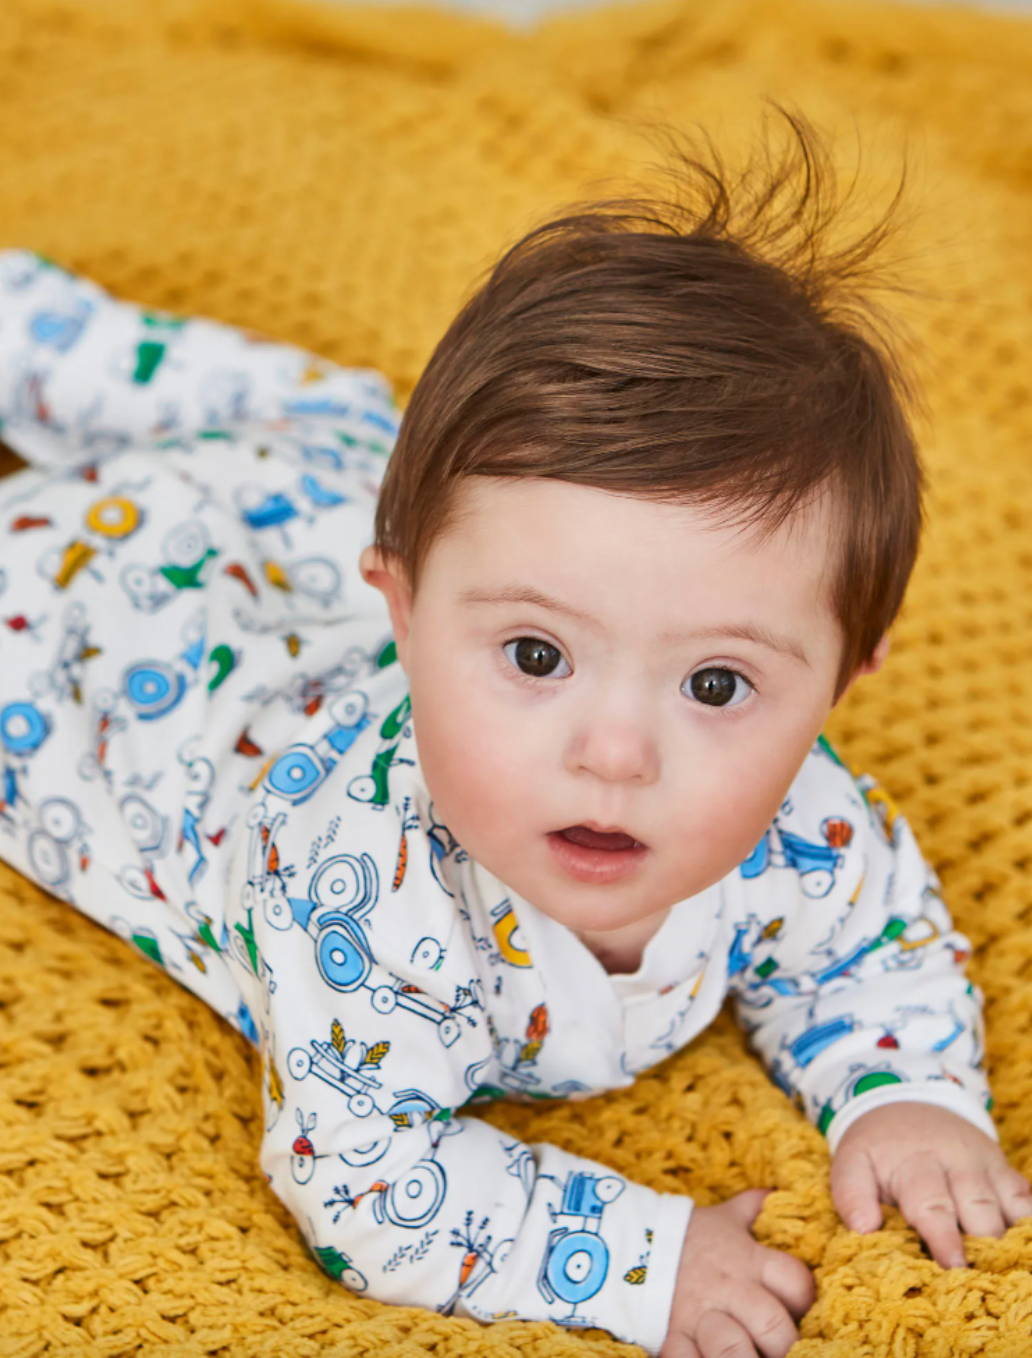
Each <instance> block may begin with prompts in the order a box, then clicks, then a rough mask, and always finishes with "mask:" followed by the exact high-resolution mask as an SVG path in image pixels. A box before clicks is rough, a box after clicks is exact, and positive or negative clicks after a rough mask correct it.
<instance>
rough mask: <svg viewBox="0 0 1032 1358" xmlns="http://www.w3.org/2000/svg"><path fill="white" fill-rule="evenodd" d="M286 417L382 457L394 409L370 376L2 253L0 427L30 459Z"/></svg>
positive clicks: (177, 438) (64, 464)
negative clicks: (158, 308)
mask: <svg viewBox="0 0 1032 1358" xmlns="http://www.w3.org/2000/svg"><path fill="white" fill-rule="evenodd" d="M285 427H290V428H293V429H294V430H295V432H312V431H314V430H318V431H320V432H321V434H322V436H323V440H324V441H328V442H329V443H330V445H331V447H333V448H334V449H335V450H343V453H344V456H345V457H346V454H347V451H348V449H350V448H360V449H369V450H370V451H372V452H374V453H376V452H377V451H379V452H381V453H386V452H387V451H388V450H389V448H390V446H391V444H392V443H393V438H394V435H395V433H396V429H397V412H396V410H395V409H394V407H393V404H392V401H391V395H390V388H389V385H388V383H387V382H386V381H385V379H384V378H383V377H381V376H380V375H379V374H378V373H375V372H372V371H369V370H363V369H343V368H339V367H337V366H336V365H335V364H332V363H329V362H327V361H325V360H322V359H319V358H316V357H314V356H313V355H311V354H308V353H305V352H304V351H303V350H301V349H297V348H294V347H293V346H291V345H285V344H278V343H273V342H271V341H269V340H268V339H266V338H264V337H261V336H258V335H253V334H248V333H245V332H243V331H240V330H237V329H234V328H233V327H231V326H227V325H222V324H219V323H217V322H214V321H208V320H203V319H189V318H184V317H178V316H172V315H169V314H167V313H163V312H156V311H150V310H148V309H146V308H144V307H141V306H136V305H134V304H132V303H129V302H122V301H117V300H115V299H114V298H113V297H111V296H110V295H109V294H108V293H106V292H105V291H104V290H103V289H102V288H100V287H98V286H97V284H95V283H93V282H91V281H90V280H88V279H84V278H78V277H75V276H74V275H72V274H69V273H66V272H65V271H64V270H62V269H60V268H58V267H56V266H55V265H53V264H50V263H49V262H48V261H46V260H43V259H41V258H40V257H39V256H38V255H34V254H31V253H29V252H27V251H23V250H7V251H0V437H2V438H3V441H4V442H5V443H6V444H8V445H9V446H10V448H12V449H13V450H14V452H15V453H17V454H18V455H19V456H20V457H22V458H24V459H25V460H26V461H28V462H32V463H35V464H37V465H42V466H50V467H55V468H58V467H60V468H65V469H67V468H71V467H75V466H82V465H89V464H93V463H96V462H97V461H99V460H100V459H102V458H104V457H107V456H110V455H111V454H112V453H114V452H117V451H119V450H121V449H123V448H126V447H129V446H139V445H140V444H142V443H148V444H151V445H153V446H156V447H159V448H160V447H174V446H179V445H181V444H182V442H183V441H185V440H191V439H194V438H197V437H198V436H200V437H201V438H202V439H204V438H205V437H207V438H210V439H211V440H213V441H214V440H217V439H218V438H219V437H220V436H223V437H224V436H226V435H227V434H233V433H234V432H239V431H242V430H243V429H245V428H248V429H250V430H252V431H256V430H258V429H263V428H264V429H266V430H268V431H270V432H271V431H274V430H276V429H283V428H285ZM333 460H334V459H333V457H332V456H331V457H330V458H329V459H328V462H329V464H330V465H332V463H333Z"/></svg>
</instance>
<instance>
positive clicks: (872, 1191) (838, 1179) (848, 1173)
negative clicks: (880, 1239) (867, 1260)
mask: <svg viewBox="0 0 1032 1358" xmlns="http://www.w3.org/2000/svg"><path fill="white" fill-rule="evenodd" d="M831 1198H832V1201H833V1202H834V1204H835V1210H836V1211H837V1212H838V1214H839V1216H840V1217H841V1218H842V1220H843V1222H844V1223H845V1225H846V1226H848V1227H849V1229H850V1230H851V1231H876V1230H878V1228H879V1227H880V1226H881V1224H882V1209H881V1203H880V1201H879V1195H878V1176H877V1174H876V1173H875V1170H874V1166H873V1165H872V1164H871V1160H870V1157H869V1156H868V1154H867V1152H866V1151H863V1150H859V1149H857V1150H852V1149H850V1148H849V1147H847V1148H846V1150H845V1151H844V1152H843V1153H841V1154H839V1155H836V1156H835V1158H834V1160H833V1161H832V1164H831Z"/></svg>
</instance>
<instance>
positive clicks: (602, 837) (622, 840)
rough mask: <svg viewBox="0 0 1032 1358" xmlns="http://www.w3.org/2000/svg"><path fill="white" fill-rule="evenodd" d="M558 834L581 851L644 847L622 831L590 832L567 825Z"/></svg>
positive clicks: (583, 826)
mask: <svg viewBox="0 0 1032 1358" xmlns="http://www.w3.org/2000/svg"><path fill="white" fill-rule="evenodd" d="M557 833H558V834H560V835H562V837H563V838H564V839H568V840H569V841H570V843H571V844H579V845H580V847H581V848H582V849H605V850H608V851H609V852H611V853H612V852H615V851H617V850H619V849H644V847H645V845H644V844H642V843H641V842H640V841H639V840H637V839H633V838H632V837H631V836H630V835H628V834H624V832H623V830H590V829H589V828H588V827H587V826H586V825H568V826H567V827H566V829H565V830H559V831H558V832H557Z"/></svg>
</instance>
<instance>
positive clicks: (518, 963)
mask: <svg viewBox="0 0 1032 1358" xmlns="http://www.w3.org/2000/svg"><path fill="white" fill-rule="evenodd" d="M519 927H520V922H519V920H518V919H517V918H516V916H515V915H514V914H513V912H512V909H511V908H510V909H509V910H506V912H505V914H504V915H502V917H501V918H500V919H498V920H496V921H495V923H494V925H493V932H494V936H495V942H496V943H497V944H498V951H499V952H500V953H501V954H502V956H503V957H504V958H505V960H506V962H508V963H509V965H510V966H511V967H530V966H533V963H532V962H531V960H530V953H529V952H527V950H526V948H524V947H523V945H522V935H521V934H519V933H517V930H518V929H519Z"/></svg>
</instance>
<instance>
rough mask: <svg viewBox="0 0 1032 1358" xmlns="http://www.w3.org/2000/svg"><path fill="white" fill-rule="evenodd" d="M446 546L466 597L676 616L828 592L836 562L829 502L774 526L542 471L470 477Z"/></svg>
mask: <svg viewBox="0 0 1032 1358" xmlns="http://www.w3.org/2000/svg"><path fill="white" fill-rule="evenodd" d="M457 490H458V495H457V497H456V506H455V511H456V512H455V514H454V517H453V519H452V520H451V522H450V523H449V524H448V526H447V527H446V529H445V530H444V532H443V534H442V540H441V542H440V543H439V544H438V550H439V556H440V559H441V561H442V562H443V566H444V569H445V571H446V574H447V577H448V584H449V585H450V589H451V591H452V592H458V593H459V595H460V597H461V599H462V600H463V601H464V602H483V601H486V600H488V599H491V600H494V601H496V602H499V603H502V602H509V603H520V602H533V601H534V600H533V595H534V594H535V592H536V593H537V594H538V595H548V596H550V597H552V598H555V597H560V598H562V599H564V600H565V601H566V602H567V603H569V604H570V605H571V607H572V608H573V609H576V608H578V607H579V608H580V609H581V610H582V611H583V610H585V609H588V610H590V611H591V612H592V613H596V611H597V610H600V611H601V612H602V613H605V612H606V611H608V612H609V613H610V614H613V613H614V612H616V611H618V610H619V609H621V608H622V609H623V610H629V609H634V610H637V611H642V610H647V611H649V612H650V613H651V615H653V616H656V617H658V616H660V615H661V614H662V615H663V616H665V617H667V618H669V617H672V616H674V615H676V614H677V613H678V612H679V604H680V603H681V601H683V603H684V606H685V608H687V609H690V610H692V611H695V612H698V611H699V609H700V607H703V606H706V607H707V608H708V609H709V611H711V612H713V613H714V614H716V613H718V612H719V611H720V607H721V605H722V603H724V604H726V606H727V608H729V609H732V610H737V611H739V612H752V613H759V612H762V611H765V610H766V611H770V610H771V609H774V611H778V610H779V608H781V606H782V605H783V604H784V602H785V600H784V599H782V601H781V604H778V603H777V601H776V599H775V597H774V596H775V595H776V594H780V595H782V596H785V595H790V596H791V602H792V603H793V604H794V605H795V606H797V607H809V608H811V609H812V608H813V607H814V605H815V604H817V603H819V604H820V605H821V606H822V611H824V606H825V605H826V604H827V603H828V602H829V590H828V581H829V580H830V578H832V576H833V574H834V566H835V564H836V561H837V556H836V552H835V542H834V534H833V515H832V513H831V510H830V507H828V506H826V505H821V504H812V505H811V506H809V507H807V508H801V509H799V510H797V511H795V512H794V513H791V514H789V515H787V516H786V517H784V519H783V520H782V521H781V522H780V523H777V524H775V525H773V526H771V525H769V524H764V523H757V522H755V521H750V519H749V517H748V515H747V514H743V513H741V512H737V513H736V512H735V507H734V506H731V507H729V508H725V509H721V508H720V507H717V506H713V505H705V504H699V503H698V502H694V503H693V502H686V501H671V500H661V499H658V498H656V499H654V498H649V497H647V496H643V495H640V494H635V495H629V494H626V493H621V492H619V491H614V490H610V489H608V488H605V487H599V486H595V485H586V484H582V483H577V482H571V481H567V480H559V479H556V478H544V477H507V478H501V477H485V476H473V477H468V478H466V481H465V483H464V484H463V485H461V486H460V487H457Z"/></svg>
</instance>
